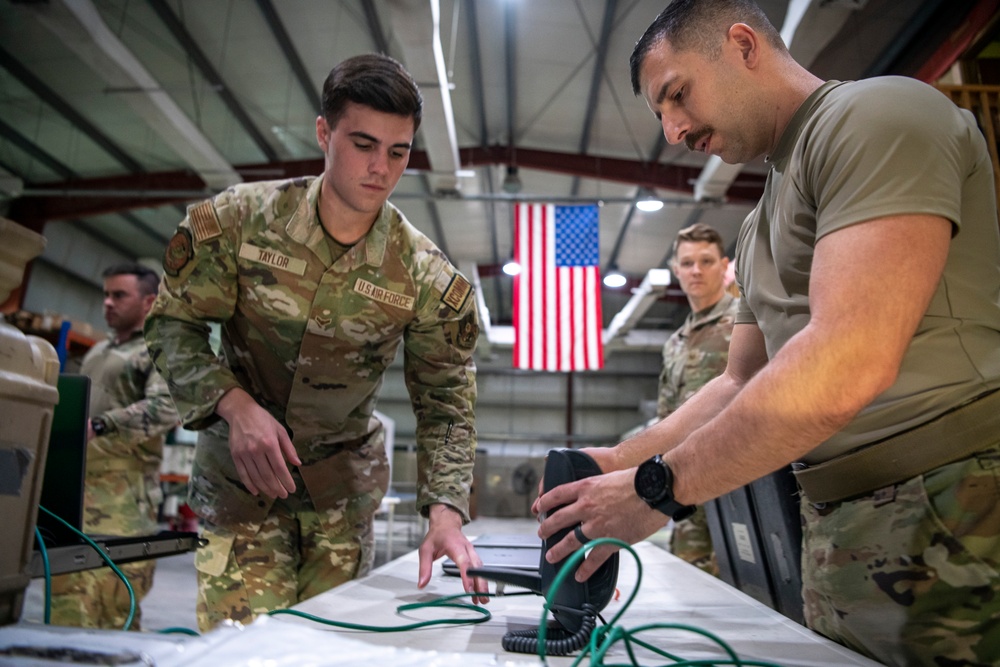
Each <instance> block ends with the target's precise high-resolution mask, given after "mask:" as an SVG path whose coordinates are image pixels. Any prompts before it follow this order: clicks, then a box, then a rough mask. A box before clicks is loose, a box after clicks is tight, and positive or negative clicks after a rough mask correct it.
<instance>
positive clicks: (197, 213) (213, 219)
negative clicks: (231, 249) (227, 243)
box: [188, 200, 222, 243]
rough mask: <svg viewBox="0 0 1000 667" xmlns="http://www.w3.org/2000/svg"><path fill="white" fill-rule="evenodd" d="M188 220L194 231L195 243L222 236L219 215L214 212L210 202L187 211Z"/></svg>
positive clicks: (204, 202)
mask: <svg viewBox="0 0 1000 667" xmlns="http://www.w3.org/2000/svg"><path fill="white" fill-rule="evenodd" d="M188 219H189V220H190V221H191V229H192V230H193V231H194V240H195V242H196V243H203V242H205V241H208V240H209V239H214V238H215V237H216V236H222V225H220V224H219V214H218V213H216V212H215V207H214V206H212V202H211V201H210V200H209V201H203V202H202V203H200V204H198V205H197V206H195V207H193V208H191V209H190V210H188Z"/></svg>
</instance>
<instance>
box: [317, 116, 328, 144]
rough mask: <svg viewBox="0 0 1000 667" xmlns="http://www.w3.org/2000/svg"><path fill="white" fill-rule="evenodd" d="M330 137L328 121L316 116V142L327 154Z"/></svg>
mask: <svg viewBox="0 0 1000 667" xmlns="http://www.w3.org/2000/svg"><path fill="white" fill-rule="evenodd" d="M329 136H330V128H329V127H328V126H327V124H326V119H325V118H323V117H322V116H316V142H317V143H318V144H319V148H320V150H322V151H323V152H324V153H326V140H327V137H329Z"/></svg>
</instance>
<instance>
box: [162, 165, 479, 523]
mask: <svg viewBox="0 0 1000 667" xmlns="http://www.w3.org/2000/svg"><path fill="white" fill-rule="evenodd" d="M321 183H322V179H321V177H320V178H316V177H310V178H303V179H294V180H286V181H275V182H264V183H248V184H241V185H237V186H234V187H231V188H229V189H228V190H226V191H225V192H223V193H221V194H220V195H218V196H217V197H216V198H215V199H213V200H211V201H208V202H203V203H201V204H199V205H197V206H194V207H192V208H191V209H189V211H188V217H187V218H186V219H185V220H184V221H183V222H182V223H181V230H182V233H184V232H186V233H189V234H191V236H192V238H193V239H194V248H193V251H192V254H191V257H190V260H189V261H178V260H176V258H175V259H174V268H175V269H176V275H173V276H172V275H166V276H165V277H164V280H163V286H162V288H161V290H160V295H159V297H158V298H157V301H156V303H155V304H154V306H153V310H152V312H151V313H150V316H149V318H148V319H147V322H146V337H147V342H148V344H149V348H150V351H151V353H152V355H153V360H154V363H155V364H156V366H157V368H159V369H160V370H161V372H162V373H163V375H164V377H165V378H166V379H167V382H168V384H169V385H170V391H171V394H172V395H173V396H174V399H175V401H176V403H177V406H178V409H179V411H180V414H181V418H182V419H183V421H184V423H185V424H186V425H187V426H188V428H192V429H207V430H205V431H204V432H203V433H202V434H200V437H199V442H198V447H197V453H196V458H195V463H194V472H193V477H192V485H191V499H190V504H191V506H192V508H193V509H194V510H195V511H196V512H198V513H199V514H200V515H201V516H202V517H203V518H205V519H206V520H208V521H211V522H212V523H214V524H217V525H220V526H222V527H226V528H230V529H232V528H234V527H236V526H238V525H241V524H259V523H260V522H261V521H262V520H263V519H264V517H265V516H266V515H267V512H268V509H269V507H270V505H271V502H272V501H269V500H265V499H262V498H258V497H255V496H252V495H251V494H250V493H248V491H247V490H246V489H245V488H244V487H243V486H242V485H241V484H240V482H239V476H238V474H237V472H236V469H235V466H234V464H233V461H232V458H231V456H230V454H229V447H228V425H227V424H226V423H225V422H224V421H223V420H221V419H219V418H218V417H217V416H216V415H215V414H214V410H215V404H216V403H217V402H218V400H219V398H220V397H221V396H222V395H223V394H224V393H225V392H226V391H227V390H229V389H231V388H233V387H236V386H240V387H242V388H244V389H245V390H246V391H247V392H249V393H250V394H251V395H252V396H253V397H254V398H255V399H256V400H257V401H258V403H260V404H261V405H262V406H263V407H264V408H265V409H266V410H268V411H269V412H270V413H271V414H272V415H273V416H274V417H275V419H277V420H278V422H280V423H282V424H283V425H285V427H286V428H287V429H288V432H289V434H290V436H291V439H292V442H293V443H294V445H295V448H296V451H297V452H298V454H299V457H300V458H301V459H302V461H303V466H301V469H300V472H301V474H302V478H303V480H304V483H305V486H306V487H307V488H308V490H309V494H310V496H311V497H312V498H313V501H314V502H315V504H316V508H317V510H319V511H325V510H328V509H336V508H338V507H339V508H341V509H346V510H347V511H352V512H353V511H356V512H358V513H359V514H364V513H371V512H373V511H374V509H375V508H376V507H377V506H378V503H379V500H380V499H381V497H382V495H383V494H384V492H385V489H386V486H387V484H388V467H387V461H386V458H385V457H386V453H385V451H384V447H383V443H382V440H383V437H382V433H381V425H380V424H379V422H378V420H377V419H375V418H374V417H373V416H372V413H373V411H374V409H375V403H376V399H377V396H378V392H379V389H380V388H381V385H382V381H383V374H384V373H385V370H386V369H387V368H388V366H389V365H390V363H392V361H393V359H394V357H395V355H396V352H397V349H398V347H399V346H400V344H402V345H403V348H404V372H405V379H406V384H407V387H408V390H409V392H410V396H411V400H412V403H413V407H414V413H415V415H416V418H417V427H416V437H417V460H418V464H419V473H418V477H419V478H418V486H417V494H418V499H417V504H418V507H419V508H420V509H421V510H422V511H424V512H426V510H427V507H428V506H429V505H430V504H432V503H445V504H448V505H451V506H453V507H455V508H456V509H458V510H459V511H460V512H461V513H462V515H463V516H464V517H465V519H466V520H468V494H469V487H470V484H471V481H472V463H473V457H474V450H475V443H476V435H475V420H474V406H475V399H476V384H475V364H474V362H473V359H472V353H473V350H474V348H475V343H476V340H477V337H478V333H479V324H478V320H477V316H476V310H475V306H474V301H475V300H474V298H473V295H472V288H471V286H470V285H469V283H468V281H466V280H465V278H464V277H462V276H461V274H459V273H458V272H457V271H456V270H455V269H454V267H453V266H452V265H451V264H450V263H449V262H448V260H447V258H445V256H444V255H443V254H442V253H441V251H440V250H439V249H438V248H437V247H436V246H435V245H434V244H433V243H431V241H430V240H429V239H427V238H426V237H425V236H424V235H423V234H421V233H420V232H419V231H417V230H416V229H415V228H414V227H413V226H412V225H410V223H409V222H408V221H406V219H405V218H404V217H403V215H402V214H401V213H400V212H399V210H397V209H396V208H395V207H394V206H392V205H391V204H389V203H386V204H385V205H384V206H383V209H382V211H381V214H380V215H379V217H378V219H377V220H376V221H375V223H374V226H373V227H372V229H371V231H370V232H369V233H368V235H367V236H366V237H365V238H363V239H362V240H361V241H359V242H358V243H357V244H356V245H354V246H352V247H351V248H350V249H348V250H347V251H346V252H344V253H342V254H339V255H338V253H337V251H336V249H335V247H334V246H335V244H334V242H333V241H332V239H330V238H329V237H328V236H327V235H326V233H325V232H324V230H323V228H322V226H321V224H320V222H319V218H318V216H317V214H316V204H317V200H318V196H319V191H320V185H321ZM213 322H215V323H218V324H219V325H220V326H221V339H222V349H221V352H220V353H218V354H217V353H216V352H215V351H213V350H212V348H211V346H210V344H209V325H210V323H213Z"/></svg>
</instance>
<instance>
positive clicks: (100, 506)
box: [51, 470, 162, 630]
mask: <svg viewBox="0 0 1000 667" xmlns="http://www.w3.org/2000/svg"><path fill="white" fill-rule="evenodd" d="M161 497H162V494H161V493H160V483H159V479H158V476H157V473H156V472H155V471H152V470H151V471H147V472H145V473H144V472H141V471H135V470H106V471H102V472H95V471H91V470H88V472H87V476H86V478H85V481H84V491H83V529H84V531H85V532H86V533H87V534H88V535H120V536H135V535H147V534H150V533H155V532H156V510H157V507H158V504H159V501H160V498H161ZM119 569H120V570H121V571H122V573H123V574H124V575H125V576H126V577H127V578H128V580H129V584H130V585H131V586H132V591H133V593H135V599H136V601H135V615H134V617H133V619H132V625H131V626H129V629H130V630H139V629H140V620H141V615H142V614H141V608H140V606H139V603H140V602H141V600H142V598H143V597H145V595H146V593H148V592H149V589H150V588H152V586H153V571H154V570H155V569H156V563H155V561H152V560H150V561H144V562H138V563H129V564H128V565H122V566H119ZM51 611H52V614H51V621H52V624H53V625H65V626H73V627H81V628H105V629H112V630H121V629H123V628H124V627H125V621H126V619H127V618H128V613H129V596H128V590H127V589H126V588H125V584H123V583H122V581H121V579H119V578H118V575H116V574H115V573H114V572H113V571H112V570H111V568H108V567H101V568H97V569H94V570H85V571H83V572H74V573H72V574H62V575H58V576H55V577H52V610H51Z"/></svg>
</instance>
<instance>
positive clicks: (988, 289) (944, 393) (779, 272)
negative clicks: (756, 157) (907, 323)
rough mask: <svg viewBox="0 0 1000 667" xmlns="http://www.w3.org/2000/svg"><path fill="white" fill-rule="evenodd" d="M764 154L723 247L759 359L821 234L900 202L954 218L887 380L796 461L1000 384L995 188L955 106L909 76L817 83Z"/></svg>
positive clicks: (789, 312)
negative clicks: (757, 182) (760, 188)
mask: <svg viewBox="0 0 1000 667" xmlns="http://www.w3.org/2000/svg"><path fill="white" fill-rule="evenodd" d="M769 160H770V162H771V165H772V169H771V172H770V173H769V175H768V179H767V184H766V186H765V190H764V195H763V196H762V197H761V201H760V203H759V204H758V205H757V207H756V209H754V211H753V212H751V214H750V215H749V216H748V217H747V219H746V221H744V223H743V227H742V229H741V230H740V238H739V241H738V245H737V253H736V272H737V279H738V280H739V282H740V285H741V287H742V291H743V294H745V298H744V299H743V300H742V301H741V304H740V310H739V313H738V315H737V320H736V321H737V323H756V324H757V325H758V326H759V327H760V329H761V330H762V332H763V334H764V338H765V342H766V345H767V354H768V358H773V357H774V355H775V354H777V353H778V351H779V350H780V349H781V347H782V346H783V345H784V344H785V343H786V342H787V341H788V340H789V339H790V338H792V337H793V336H794V335H795V334H797V333H798V332H799V331H801V330H802V329H803V327H805V325H806V324H807V323H808V322H809V317H810V309H809V275H810V268H811V265H812V258H813V252H814V249H815V246H816V243H817V241H819V239H821V238H822V237H823V236H825V235H826V234H830V233H834V232H836V231H837V230H839V229H842V228H844V227H847V226H849V225H854V224H858V223H864V222H866V221H869V220H872V219H875V218H879V217H882V216H890V215H900V214H915V213H921V214H931V215H939V216H942V217H945V218H947V219H949V220H951V221H952V222H953V223H954V231H953V238H952V241H951V247H950V249H949V253H948V260H947V263H946V265H945V270H944V275H943V277H942V279H941V282H940V284H939V285H938V288H937V290H936V292H935V293H934V296H933V298H932V300H931V303H930V306H929V307H928V309H927V312H926V314H925V315H924V318H923V320H922V321H921V323H920V325H919V327H918V329H917V332H916V334H915V336H914V338H913V341H912V342H911V344H910V347H909V350H908V351H907V353H906V355H905V356H904V358H903V363H902V366H901V369H900V373H899V376H898V378H897V380H896V382H895V384H893V386H892V387H890V388H889V389H888V390H886V391H885V392H883V393H882V394H881V395H879V396H878V397H877V398H876V399H875V400H874V401H873V402H872V403H871V404H870V405H868V407H866V408H865V409H864V410H862V411H861V413H859V414H858V416H857V417H855V419H854V420H853V421H852V422H851V423H850V424H848V426H847V427H845V428H844V429H843V430H842V431H841V432H840V433H838V434H837V435H835V436H834V437H832V438H830V439H829V440H828V441H826V442H825V443H823V444H821V445H820V446H819V447H817V448H816V449H815V450H813V451H812V452H811V453H810V454H809V456H807V457H804V460H805V461H806V462H807V463H818V462H821V461H826V460H829V459H830V458H833V457H835V456H837V455H839V454H842V453H844V452H846V451H849V450H851V449H855V448H857V447H859V446H862V445H866V444H869V443H872V442H875V441H878V440H880V439H883V438H886V437H889V436H891V435H893V434H895V433H899V432H901V431H904V430H906V429H909V428H912V427H914V426H917V425H919V424H921V423H923V422H926V421H928V420H930V419H932V418H934V417H935V416H937V415H939V414H941V413H943V412H945V411H947V410H949V409H951V408H953V407H956V406H958V405H961V404H962V403H963V402H965V401H967V400H969V399H971V398H973V397H975V396H977V395H979V394H981V393H983V392H984V391H987V390H989V389H992V388H996V387H1000V231H998V225H997V209H996V195H995V193H994V186H993V172H992V167H991V165H990V158H989V154H988V152H987V148H986V143H985V140H984V139H983V136H982V134H981V132H980V131H979V129H978V127H977V126H976V122H975V120H974V118H973V117H972V115H971V114H970V113H969V112H967V111H964V110H961V109H959V108H958V107H957V106H955V105H954V104H953V103H952V102H951V101H949V100H948V99H947V98H946V97H945V96H944V95H942V94H941V93H940V92H938V91H937V90H935V89H933V88H932V87H930V86H927V85H926V84H923V83H921V82H919V81H916V80H914V79H908V78H904V77H881V78H875V79H867V80H863V81H856V82H844V83H842V82H836V81H831V82H827V83H826V84H824V85H823V86H822V87H820V88H819V89H818V90H817V91H816V92H815V93H813V95H811V96H810V97H809V98H808V99H807V100H806V102H805V103H803V105H802V107H801V108H800V109H799V110H798V111H797V112H796V114H795V116H794V117H793V119H792V121H791V123H789V126H788V128H787V129H786V130H785V133H784V134H783V135H782V137H781V140H780V142H779V144H778V147H777V148H776V150H775V151H774V154H773V155H772V156H770V158H769ZM876 270H877V267H876ZM843 280H851V276H849V275H845V276H843ZM892 287H893V286H892V285H887V286H886V289H892ZM872 343H873V344H875V345H877V344H878V341H872ZM816 381H817V382H822V381H823V379H822V378H816Z"/></svg>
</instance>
